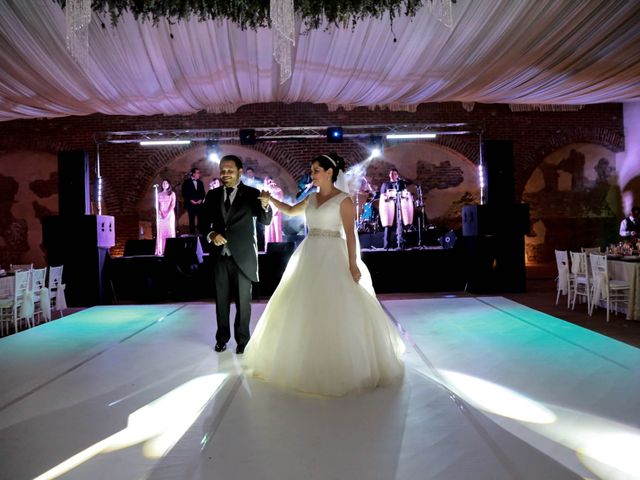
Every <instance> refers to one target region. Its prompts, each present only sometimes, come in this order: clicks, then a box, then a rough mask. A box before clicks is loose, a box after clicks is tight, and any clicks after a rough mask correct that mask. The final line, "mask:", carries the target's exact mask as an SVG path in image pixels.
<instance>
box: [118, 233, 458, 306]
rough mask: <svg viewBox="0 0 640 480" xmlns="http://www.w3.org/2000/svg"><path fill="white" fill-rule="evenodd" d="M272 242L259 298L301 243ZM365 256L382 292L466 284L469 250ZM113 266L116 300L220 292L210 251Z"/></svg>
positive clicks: (132, 259) (264, 256)
mask: <svg viewBox="0 0 640 480" xmlns="http://www.w3.org/2000/svg"><path fill="white" fill-rule="evenodd" d="M363 243H364V242H363ZM365 245H366V243H365ZM270 247H271V248H270V249H269V251H268V252H267V253H261V254H260V255H259V268H260V282H259V283H257V284H255V285H254V297H255V298H266V297H269V296H270V295H271V294H272V293H273V291H274V290H275V288H276V287H277V285H278V282H279V281H280V278H281V276H282V273H283V271H284V269H285V267H286V265H287V262H288V260H289V257H290V256H291V253H293V249H294V248H295V244H294V242H283V243H280V244H272V245H270ZM362 260H363V261H364V263H365V264H366V265H367V267H368V268H369V270H370V272H371V276H372V278H373V284H374V287H375V289H376V292H378V293H398V292H436V291H459V290H463V289H464V287H465V282H466V280H465V277H466V273H465V272H464V268H463V266H464V253H463V252H461V251H459V249H455V248H454V249H443V248H441V247H423V248H420V249H419V248H412V249H408V250H398V251H392V250H389V251H385V250H381V249H370V248H366V247H365V246H364V245H363V249H362ZM109 271H110V278H111V282H112V285H113V291H114V294H115V299H116V301H124V300H130V301H139V302H161V301H169V300H170V301H175V300H197V299H204V298H213V297H215V289H214V285H213V262H211V261H210V260H209V257H208V255H207V254H206V253H205V254H204V255H203V256H202V263H198V262H197V261H193V260H189V259H187V260H186V261H180V259H175V258H166V257H158V256H155V255H137V256H127V257H116V258H112V259H111V263H110V268H109Z"/></svg>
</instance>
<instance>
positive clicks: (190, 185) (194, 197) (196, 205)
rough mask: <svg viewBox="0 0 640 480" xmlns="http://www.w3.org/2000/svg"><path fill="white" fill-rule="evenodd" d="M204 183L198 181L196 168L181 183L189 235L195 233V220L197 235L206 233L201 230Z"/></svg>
mask: <svg viewBox="0 0 640 480" xmlns="http://www.w3.org/2000/svg"><path fill="white" fill-rule="evenodd" d="M204 194H205V190H204V183H202V180H200V170H199V169H198V168H196V167H194V168H192V169H191V174H190V176H189V178H187V179H186V180H185V181H184V182H182V198H184V208H185V209H186V210H187V214H188V215H189V233H191V234H194V233H196V220H197V223H198V226H197V227H198V228H197V229H198V230H199V233H206V232H205V231H204V228H203V223H202V218H201V215H200V213H201V211H202V202H203V201H204Z"/></svg>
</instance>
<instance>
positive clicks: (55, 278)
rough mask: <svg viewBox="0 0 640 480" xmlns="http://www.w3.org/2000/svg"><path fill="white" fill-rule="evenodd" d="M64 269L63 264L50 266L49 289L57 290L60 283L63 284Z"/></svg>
mask: <svg viewBox="0 0 640 480" xmlns="http://www.w3.org/2000/svg"><path fill="white" fill-rule="evenodd" d="M62 269H63V265H60V266H59V267H49V290H50V291H55V290H57V289H58V287H59V286H60V285H62Z"/></svg>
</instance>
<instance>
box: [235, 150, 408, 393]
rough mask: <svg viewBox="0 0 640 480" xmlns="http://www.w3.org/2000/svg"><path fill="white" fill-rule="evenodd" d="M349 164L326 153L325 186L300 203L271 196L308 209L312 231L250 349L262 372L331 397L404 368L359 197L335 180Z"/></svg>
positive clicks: (321, 165) (320, 181) (315, 174)
mask: <svg viewBox="0 0 640 480" xmlns="http://www.w3.org/2000/svg"><path fill="white" fill-rule="evenodd" d="M343 170H344V160H343V159H342V158H341V157H340V156H338V155H336V154H330V155H321V156H319V157H317V158H315V159H314V160H313V162H312V164H311V177H312V180H313V185H314V186H316V187H318V192H317V193H315V194H312V195H310V196H308V197H307V198H305V199H304V200H303V201H301V202H299V203H297V204H296V205H293V206H291V205H288V204H286V203H283V202H281V201H279V200H276V199H274V198H271V202H272V203H273V204H274V205H275V206H276V207H277V208H278V209H280V210H281V211H282V212H283V213H284V214H286V215H290V216H291V215H303V214H304V215H306V220H307V226H308V228H309V231H308V235H307V237H306V238H305V240H304V241H303V242H302V243H301V244H300V246H299V247H298V249H297V250H296V251H295V252H294V254H293V255H292V256H291V259H290V261H289V264H288V265H287V268H286V270H285V272H284V274H283V276H282V280H281V281H280V284H279V285H278V288H277V289H276V290H275V292H274V293H273V295H272V297H271V299H270V300H269V303H268V304H267V306H266V308H265V310H264V313H263V314H262V317H261V318H260V320H259V321H258V324H257V326H256V328H255V332H254V333H253V336H252V338H251V340H250V341H249V343H248V345H247V348H246V350H245V362H246V365H247V368H248V369H249V371H250V372H251V373H252V374H253V375H255V376H256V377H259V378H262V379H264V380H266V381H268V382H272V383H274V384H277V385H280V386H283V387H285V388H290V389H293V390H297V391H301V392H306V393H315V394H321V395H330V396H341V395H344V394H346V393H348V392H351V391H355V390H361V389H364V388H369V387H376V386H379V385H384V384H388V383H390V382H392V381H393V380H394V379H398V378H401V377H402V374H403V365H402V363H401V362H400V360H399V359H398V356H399V355H400V353H402V351H403V350H404V344H403V343H402V340H401V338H400V335H399V334H398V332H397V331H396V330H395V328H394V327H393V326H392V325H391V323H390V321H389V319H388V318H387V315H386V314H385V312H384V310H383V309H382V306H381V305H380V303H379V302H378V300H377V299H376V296H375V292H374V290H373V286H372V282H371V276H370V274H369V271H368V270H367V267H366V266H365V265H364V263H363V262H362V261H361V260H360V258H359V257H360V255H359V253H360V252H359V251H358V245H357V242H356V233H355V227H354V226H355V208H354V205H353V202H352V201H351V198H350V197H349V195H348V194H347V193H345V192H344V191H342V190H339V189H338V188H336V186H335V185H334V183H336V180H338V183H339V184H340V180H341V179H344V173H343ZM339 174H340V177H339V176H338V175H339ZM345 183H346V182H345Z"/></svg>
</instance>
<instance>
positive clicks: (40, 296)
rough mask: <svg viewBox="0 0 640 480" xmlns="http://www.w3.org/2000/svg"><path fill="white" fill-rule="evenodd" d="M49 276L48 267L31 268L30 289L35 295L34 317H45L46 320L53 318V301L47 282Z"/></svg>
mask: <svg viewBox="0 0 640 480" xmlns="http://www.w3.org/2000/svg"><path fill="white" fill-rule="evenodd" d="M46 276H47V269H46V268H34V269H33V270H31V281H30V282H29V290H30V292H31V295H32V296H33V302H34V306H35V309H34V318H35V317H36V316H37V317H40V316H42V317H44V320H45V322H48V321H49V320H51V301H50V300H49V289H48V288H47V286H46V283H45V277H46Z"/></svg>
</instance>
